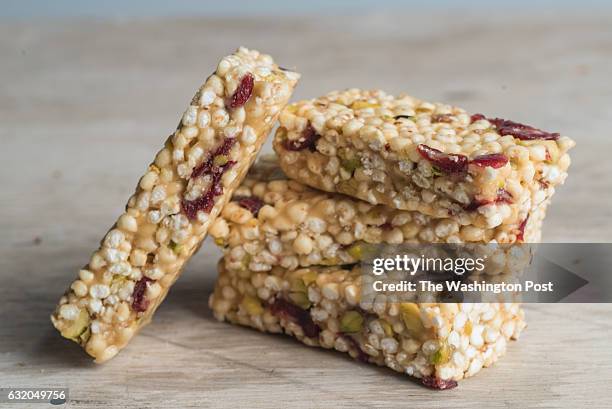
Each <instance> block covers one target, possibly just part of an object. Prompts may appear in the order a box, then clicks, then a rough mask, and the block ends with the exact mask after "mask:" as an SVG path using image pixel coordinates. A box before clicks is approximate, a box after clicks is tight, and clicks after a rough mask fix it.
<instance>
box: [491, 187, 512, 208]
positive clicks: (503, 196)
mask: <svg viewBox="0 0 612 409" xmlns="http://www.w3.org/2000/svg"><path fill="white" fill-rule="evenodd" d="M495 203H508V204H511V203H512V195H511V194H510V192H508V191H507V190H506V189H504V188H501V187H500V188H499V189H497V198H496V199H495Z"/></svg>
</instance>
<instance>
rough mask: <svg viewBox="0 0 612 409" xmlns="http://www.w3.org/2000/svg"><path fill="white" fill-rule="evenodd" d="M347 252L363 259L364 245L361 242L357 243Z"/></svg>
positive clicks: (355, 257) (356, 258)
mask: <svg viewBox="0 0 612 409" xmlns="http://www.w3.org/2000/svg"><path fill="white" fill-rule="evenodd" d="M346 252H347V253H348V254H349V256H351V257H353V258H354V259H355V260H361V259H362V257H363V246H362V245H361V244H360V243H355V244H353V245H352V246H351V247H349V248H348V249H347V250H346Z"/></svg>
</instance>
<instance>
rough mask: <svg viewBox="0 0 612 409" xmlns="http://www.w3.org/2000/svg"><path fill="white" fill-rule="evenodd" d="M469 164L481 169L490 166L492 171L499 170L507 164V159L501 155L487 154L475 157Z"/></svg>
mask: <svg viewBox="0 0 612 409" xmlns="http://www.w3.org/2000/svg"><path fill="white" fill-rule="evenodd" d="M470 163H471V164H474V165H476V166H480V167H483V168H484V167H486V166H490V167H492V168H494V169H499V168H501V167H502V166H505V165H506V163H508V157H507V156H506V155H504V154H502V153H489V154H486V155H479V156H476V157H475V158H474V159H472V160H471V161H470Z"/></svg>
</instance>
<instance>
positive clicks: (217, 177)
mask: <svg viewBox="0 0 612 409" xmlns="http://www.w3.org/2000/svg"><path fill="white" fill-rule="evenodd" d="M235 143H236V138H227V139H225V140H224V141H223V143H222V144H221V145H220V146H219V147H218V148H217V149H215V151H214V152H212V153H211V154H210V155H209V157H208V158H207V159H206V160H205V161H204V162H202V163H201V164H200V165H199V166H196V167H195V168H194V169H193V171H192V172H191V179H193V178H197V177H199V176H203V175H204V176H209V175H210V176H212V181H211V183H210V187H209V188H208V191H206V192H205V193H203V194H202V196H200V197H198V198H197V199H194V200H185V199H183V200H181V207H182V209H183V212H185V214H186V215H187V217H188V218H189V219H190V220H194V219H195V218H196V217H197V215H198V211H200V210H202V211H204V212H206V213H210V211H211V210H212V208H213V206H214V204H215V198H216V197H217V196H220V195H222V194H223V187H222V186H221V177H222V176H223V174H224V173H225V172H227V171H228V170H229V169H230V168H231V167H232V166H234V165H235V164H236V162H235V161H227V162H225V163H224V164H223V165H219V164H215V158H216V157H218V156H220V155H222V156H224V157H225V160H227V157H228V156H229V152H230V151H231V149H232V147H233V146H234V144H235Z"/></svg>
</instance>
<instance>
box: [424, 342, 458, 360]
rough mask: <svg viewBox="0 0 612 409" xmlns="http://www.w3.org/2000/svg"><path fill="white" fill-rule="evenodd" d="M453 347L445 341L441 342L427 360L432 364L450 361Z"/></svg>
mask: <svg viewBox="0 0 612 409" xmlns="http://www.w3.org/2000/svg"><path fill="white" fill-rule="evenodd" d="M452 352H453V348H452V347H451V346H450V345H449V344H448V343H446V342H442V343H441V344H440V347H439V348H438V350H437V351H436V352H434V353H433V354H431V356H430V357H429V362H431V363H432V364H434V365H443V364H445V363H447V362H448V361H450V358H451V355H452Z"/></svg>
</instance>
